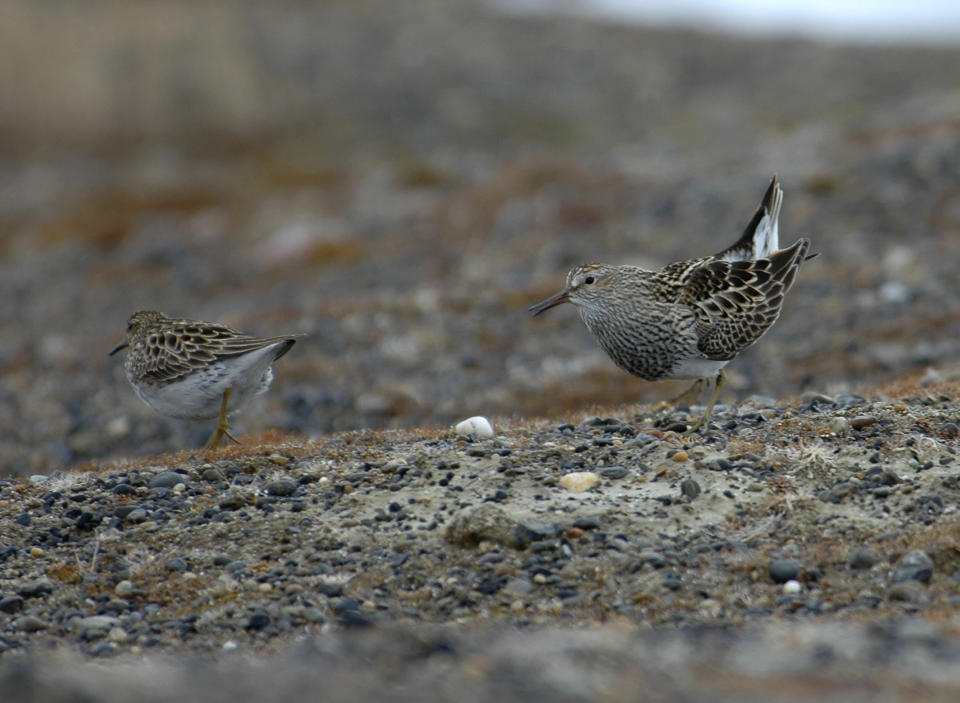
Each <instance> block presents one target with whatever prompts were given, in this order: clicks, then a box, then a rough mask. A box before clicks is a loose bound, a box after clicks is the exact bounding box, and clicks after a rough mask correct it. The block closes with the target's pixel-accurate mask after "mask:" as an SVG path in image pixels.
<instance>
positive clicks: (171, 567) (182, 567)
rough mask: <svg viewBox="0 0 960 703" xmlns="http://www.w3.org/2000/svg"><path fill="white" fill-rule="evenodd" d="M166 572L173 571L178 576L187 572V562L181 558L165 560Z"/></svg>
mask: <svg viewBox="0 0 960 703" xmlns="http://www.w3.org/2000/svg"><path fill="white" fill-rule="evenodd" d="M164 566H165V567H166V569H167V571H175V572H177V573H178V574H182V573H183V572H184V571H186V570H187V561H186V559H183V558H182V557H174V558H173V559H169V560H167V563H166V564H164Z"/></svg>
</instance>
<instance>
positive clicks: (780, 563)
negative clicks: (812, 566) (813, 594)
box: [770, 559, 803, 583]
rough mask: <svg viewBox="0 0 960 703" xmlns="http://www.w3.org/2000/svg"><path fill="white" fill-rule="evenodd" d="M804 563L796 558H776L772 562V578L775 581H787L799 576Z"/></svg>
mask: <svg viewBox="0 0 960 703" xmlns="http://www.w3.org/2000/svg"><path fill="white" fill-rule="evenodd" d="M802 570H803V565H802V564H801V563H800V562H799V561H797V560H796V559H774V560H773V561H772V562H770V578H771V579H773V581H774V583H786V582H787V581H790V580H791V579H795V578H797V576H798V575H799V574H800V572H801V571H802Z"/></svg>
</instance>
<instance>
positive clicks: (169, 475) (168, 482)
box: [147, 471, 189, 488]
mask: <svg viewBox="0 0 960 703" xmlns="http://www.w3.org/2000/svg"><path fill="white" fill-rule="evenodd" d="M188 482H189V481H188V479H187V476H185V475H184V474H181V473H178V472H176V471H161V472H160V473H158V474H157V475H156V476H154V477H153V478H152V479H150V483H148V484H147V485H148V486H149V487H150V488H173V487H174V486H176V485H177V484H178V483H188Z"/></svg>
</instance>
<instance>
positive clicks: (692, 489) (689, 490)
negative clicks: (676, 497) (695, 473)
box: [680, 478, 701, 500]
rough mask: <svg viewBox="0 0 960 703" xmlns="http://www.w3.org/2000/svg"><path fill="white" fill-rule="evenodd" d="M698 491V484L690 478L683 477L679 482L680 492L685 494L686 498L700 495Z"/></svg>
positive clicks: (692, 498)
mask: <svg viewBox="0 0 960 703" xmlns="http://www.w3.org/2000/svg"><path fill="white" fill-rule="evenodd" d="M700 492H701V489H700V484H699V483H697V482H696V481H694V480H693V479H692V478H688V479H685V480H684V481H683V482H681V483H680V493H681V494H683V495H684V496H686V497H687V499H688V500H694V499H695V498H696V497H697V496H699V495H700Z"/></svg>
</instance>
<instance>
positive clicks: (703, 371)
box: [667, 359, 730, 381]
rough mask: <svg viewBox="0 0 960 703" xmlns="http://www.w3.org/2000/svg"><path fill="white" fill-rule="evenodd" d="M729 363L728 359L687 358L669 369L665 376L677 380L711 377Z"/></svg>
mask: <svg viewBox="0 0 960 703" xmlns="http://www.w3.org/2000/svg"><path fill="white" fill-rule="evenodd" d="M729 363H730V362H729V361H713V360H712V359H687V360H685V361H681V362H680V363H678V364H676V365H675V366H674V367H673V368H672V369H670V373H669V374H668V375H667V378H670V379H675V380H678V381H682V380H689V381H693V380H696V379H700V378H713V377H714V376H716V375H717V374H718V373H720V369H722V368H723V367H724V366H726V365H727V364H729Z"/></svg>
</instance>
